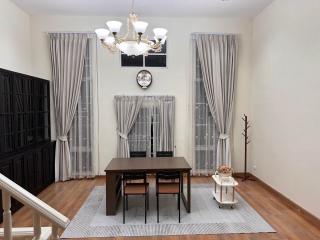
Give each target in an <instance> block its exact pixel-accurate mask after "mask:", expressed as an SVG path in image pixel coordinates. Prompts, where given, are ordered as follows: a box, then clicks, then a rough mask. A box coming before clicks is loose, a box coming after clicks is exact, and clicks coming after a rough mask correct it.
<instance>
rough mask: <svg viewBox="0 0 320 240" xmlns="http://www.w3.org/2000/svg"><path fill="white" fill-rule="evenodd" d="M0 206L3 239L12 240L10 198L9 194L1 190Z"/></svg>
mask: <svg viewBox="0 0 320 240" xmlns="http://www.w3.org/2000/svg"><path fill="white" fill-rule="evenodd" d="M2 206H3V226H4V239H6V240H12V217H11V210H10V208H11V197H10V194H9V193H8V192H7V191H5V190H2Z"/></svg>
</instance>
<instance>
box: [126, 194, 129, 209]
mask: <svg viewBox="0 0 320 240" xmlns="http://www.w3.org/2000/svg"><path fill="white" fill-rule="evenodd" d="M128 198H129V196H128V195H127V196H126V209H127V211H128V209H129V201H128Z"/></svg>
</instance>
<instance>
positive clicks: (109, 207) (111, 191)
mask: <svg viewBox="0 0 320 240" xmlns="http://www.w3.org/2000/svg"><path fill="white" fill-rule="evenodd" d="M120 196H121V176H120V175H119V174H116V173H106V215H107V216H108V215H115V214H116V212H117V206H118V201H119V198H120Z"/></svg>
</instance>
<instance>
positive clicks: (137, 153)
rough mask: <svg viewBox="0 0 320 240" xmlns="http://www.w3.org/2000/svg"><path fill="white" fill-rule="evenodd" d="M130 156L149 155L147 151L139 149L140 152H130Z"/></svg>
mask: <svg viewBox="0 0 320 240" xmlns="http://www.w3.org/2000/svg"><path fill="white" fill-rule="evenodd" d="M130 157H131V158H135V157H147V152H143V151H139V152H130Z"/></svg>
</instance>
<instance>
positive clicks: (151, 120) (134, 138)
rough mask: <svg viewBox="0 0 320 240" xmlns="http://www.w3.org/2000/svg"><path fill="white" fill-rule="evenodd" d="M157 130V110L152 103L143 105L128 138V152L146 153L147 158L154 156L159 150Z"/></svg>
mask: <svg viewBox="0 0 320 240" xmlns="http://www.w3.org/2000/svg"><path fill="white" fill-rule="evenodd" d="M159 130H160V114H159V108H158V107H156V106H155V105H154V104H153V103H148V104H144V105H143V106H142V107H141V109H140V111H139V114H138V117H137V119H136V122H135V124H134V126H133V128H132V130H131V131H130V133H129V136H128V140H129V148H130V151H132V152H136V151H143V152H147V156H148V157H153V156H155V154H156V151H157V150H159V143H160V131H159Z"/></svg>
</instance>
